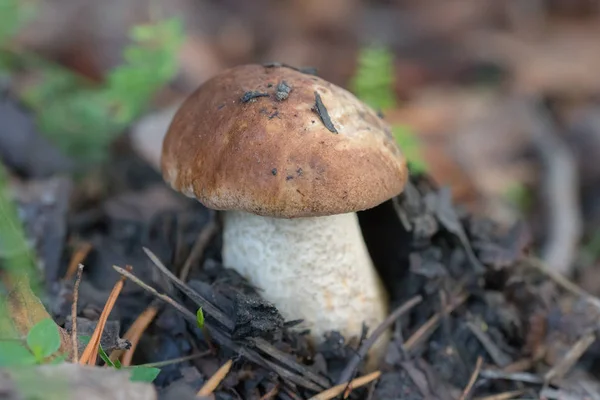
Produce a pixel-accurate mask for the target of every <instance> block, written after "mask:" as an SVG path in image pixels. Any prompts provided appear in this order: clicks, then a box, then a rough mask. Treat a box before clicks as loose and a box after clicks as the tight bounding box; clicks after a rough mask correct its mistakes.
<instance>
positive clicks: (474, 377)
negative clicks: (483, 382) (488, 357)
mask: <svg viewBox="0 0 600 400" xmlns="http://www.w3.org/2000/svg"><path fill="white" fill-rule="evenodd" d="M482 363H483V358H481V356H479V357H477V362H476V363H475V368H474V369H473V373H472V374H471V378H470V379H469V382H468V383H467V386H465V389H464V390H463V391H462V393H461V395H460V397H459V400H466V398H467V396H469V394H470V393H471V390H472V389H473V385H475V381H477V377H478V376H479V371H481V364H482Z"/></svg>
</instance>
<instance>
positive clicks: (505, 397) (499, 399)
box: [475, 389, 527, 400]
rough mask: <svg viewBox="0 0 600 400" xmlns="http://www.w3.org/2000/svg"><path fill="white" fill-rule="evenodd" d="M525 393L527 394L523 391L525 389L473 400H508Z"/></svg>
mask: <svg viewBox="0 0 600 400" xmlns="http://www.w3.org/2000/svg"><path fill="white" fill-rule="evenodd" d="M525 392H527V390H525V389H520V390H512V391H510V392H503V393H498V394H493V395H491V396H484V397H477V398H476V399H475V400H510V399H513V398H515V397H517V396H520V395H522V394H523V393H525Z"/></svg>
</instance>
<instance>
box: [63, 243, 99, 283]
mask: <svg viewBox="0 0 600 400" xmlns="http://www.w3.org/2000/svg"><path fill="white" fill-rule="evenodd" d="M91 250H92V244H91V243H89V242H84V243H82V244H80V245H79V247H77V250H75V252H74V253H73V256H72V257H71V262H69V267H68V268H67V272H66V273H65V276H64V278H63V280H64V281H69V280H71V278H73V275H75V273H76V272H77V268H78V266H79V265H81V264H82V263H83V262H84V261H85V258H86V257H87V256H88V254H89V253H90V251H91Z"/></svg>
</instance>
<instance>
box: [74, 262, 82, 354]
mask: <svg viewBox="0 0 600 400" xmlns="http://www.w3.org/2000/svg"><path fill="white" fill-rule="evenodd" d="M82 276H83V264H79V267H78V268H77V279H76V280H75V286H73V304H72V305H71V341H72V342H73V358H72V360H73V362H74V363H76V362H77V359H78V358H79V341H78V340H77V301H78V300H79V284H80V283H81V277H82Z"/></svg>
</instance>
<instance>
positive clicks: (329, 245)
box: [223, 211, 389, 358]
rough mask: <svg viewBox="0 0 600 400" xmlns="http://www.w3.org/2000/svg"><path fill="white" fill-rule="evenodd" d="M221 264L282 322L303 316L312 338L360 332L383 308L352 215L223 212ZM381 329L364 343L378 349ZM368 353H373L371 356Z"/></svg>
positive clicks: (377, 281)
mask: <svg viewBox="0 0 600 400" xmlns="http://www.w3.org/2000/svg"><path fill="white" fill-rule="evenodd" d="M223 221H224V232H223V262H224V265H225V266H226V267H229V268H232V269H234V270H236V271H237V272H238V273H240V274H241V275H242V276H244V277H245V278H246V279H247V280H248V281H249V282H250V283H252V284H253V285H254V286H256V287H257V288H258V290H259V291H260V293H261V295H262V297H263V298H264V299H266V300H267V301H270V302H272V303H273V304H275V306H276V307H277V308H278V309H279V311H280V313H281V315H282V316H283V317H284V318H285V319H286V320H296V319H303V320H304V323H303V324H301V325H299V328H300V329H306V328H309V329H310V330H311V336H312V338H313V341H314V342H316V343H319V342H321V341H323V339H324V335H325V333H327V332H328V331H338V332H340V333H342V334H343V335H344V336H345V338H346V340H350V339H352V338H354V339H358V338H360V335H361V332H362V324H363V322H364V323H365V324H366V325H367V327H368V328H369V332H371V331H372V330H374V329H375V328H376V327H377V325H379V323H381V322H382V321H383V320H384V319H385V317H386V316H387V312H388V307H387V305H388V300H387V294H386V292H385V289H384V287H383V285H382V282H381V280H380V278H379V276H378V275H377V272H376V270H375V268H374V266H373V263H372V261H371V258H370V257H369V253H368V251H367V248H366V245H365V243H364V241H363V238H362V234H361V230H360V226H359V224H358V217H357V215H356V214H355V213H349V214H338V215H332V216H327V217H318V218H297V219H280V218H270V217H262V216H258V215H255V214H250V213H246V212H241V211H226V212H224V218H223ZM386 336H387V335H383V336H382V338H381V339H380V340H379V341H378V343H377V344H376V345H375V346H374V347H373V348H372V350H373V352H372V353H371V354H372V355H373V356H375V357H374V358H378V355H380V354H381V353H382V350H383V347H384V346H385V343H387V341H386V339H387V338H389V336H387V337H386ZM372 358H373V357H372Z"/></svg>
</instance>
